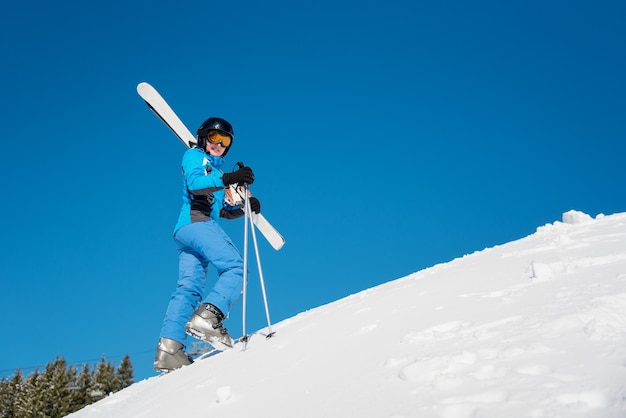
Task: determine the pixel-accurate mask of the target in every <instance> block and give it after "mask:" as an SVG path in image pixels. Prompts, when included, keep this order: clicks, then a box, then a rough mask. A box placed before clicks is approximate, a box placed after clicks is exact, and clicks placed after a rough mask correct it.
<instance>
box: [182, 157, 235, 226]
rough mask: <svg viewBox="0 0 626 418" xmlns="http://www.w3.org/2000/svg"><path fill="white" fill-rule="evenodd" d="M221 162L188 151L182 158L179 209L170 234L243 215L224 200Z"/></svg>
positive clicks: (218, 159)
mask: <svg viewBox="0 0 626 418" xmlns="http://www.w3.org/2000/svg"><path fill="white" fill-rule="evenodd" d="M223 165H224V159H223V158H222V157H215V156H212V155H209V154H207V153H206V152H204V151H203V150H201V149H199V148H191V149H189V150H187V151H186V152H185V154H184V155H183V162H182V168H183V206H182V208H181V209H180V215H179V217H178V222H177V223H176V227H175V228H174V233H175V232H176V231H178V230H179V229H180V228H181V227H183V226H185V225H188V224H190V223H193V222H202V221H206V220H209V219H212V220H214V221H217V220H218V218H225V219H235V218H238V217H240V216H243V214H244V212H243V209H241V208H240V207H238V206H230V205H228V204H227V203H226V202H225V201H224V194H225V193H224V183H223V182H222V170H221V168H222V166H223Z"/></svg>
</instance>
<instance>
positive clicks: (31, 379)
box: [14, 369, 43, 417]
mask: <svg viewBox="0 0 626 418" xmlns="http://www.w3.org/2000/svg"><path fill="white" fill-rule="evenodd" d="M38 381H39V369H36V370H35V371H34V372H33V373H31V374H29V375H28V376H27V377H26V379H24V382H23V384H22V388H21V390H20V391H18V393H17V396H16V397H15V403H14V411H15V416H16V417H36V416H37V411H39V410H40V408H41V406H42V404H43V403H42V402H41V397H40V396H39V392H40V391H39V386H38Z"/></svg>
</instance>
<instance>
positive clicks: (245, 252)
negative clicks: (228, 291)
mask: <svg viewBox="0 0 626 418" xmlns="http://www.w3.org/2000/svg"><path fill="white" fill-rule="evenodd" d="M245 191H246V195H245V204H244V208H243V212H244V216H245V219H244V223H243V301H242V302H243V307H242V311H243V312H242V321H243V323H242V333H243V336H242V337H241V339H240V340H241V341H242V342H243V343H244V346H243V347H244V350H245V348H246V343H247V342H248V334H247V331H246V304H247V296H248V295H247V293H248V292H247V288H248V221H249V220H250V219H251V218H250V216H248V213H249V211H250V208H249V207H248V185H246V186H245ZM252 229H254V225H253V226H252Z"/></svg>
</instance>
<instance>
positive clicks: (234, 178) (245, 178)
mask: <svg viewBox="0 0 626 418" xmlns="http://www.w3.org/2000/svg"><path fill="white" fill-rule="evenodd" d="M222 182H223V183H224V186H228V185H230V184H252V183H254V173H253V172H252V169H251V168H250V167H246V166H244V167H241V168H240V169H239V170H237V171H233V172H232V173H224V175H222Z"/></svg>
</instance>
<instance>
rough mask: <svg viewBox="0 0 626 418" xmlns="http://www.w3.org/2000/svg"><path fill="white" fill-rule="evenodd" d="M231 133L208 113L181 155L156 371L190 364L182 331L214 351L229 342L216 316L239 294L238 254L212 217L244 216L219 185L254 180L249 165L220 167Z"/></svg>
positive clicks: (256, 207) (255, 204) (254, 205)
mask: <svg viewBox="0 0 626 418" xmlns="http://www.w3.org/2000/svg"><path fill="white" fill-rule="evenodd" d="M234 136H235V135H234V132H233V128H232V126H231V124H230V123H228V122H227V121H225V120H224V119H221V118H215V117H211V118H209V119H207V120H206V121H204V123H203V124H202V125H200V127H199V128H198V133H197V139H198V143H197V146H196V147H195V148H191V149H189V150H187V151H186V152H185V154H184V156H183V162H182V168H183V179H184V181H183V206H182V208H181V211H180V216H179V219H178V223H177V224H176V227H175V229H174V242H175V244H176V249H177V251H178V259H179V278H178V283H177V285H176V290H175V291H174V293H173V294H172V296H171V299H170V302H169V305H168V307H167V311H166V314H165V319H164V320H163V325H162V327H161V335H160V338H159V342H158V345H157V350H156V357H155V360H154V369H155V370H156V371H161V372H165V371H171V370H174V369H178V368H180V367H182V366H186V365H188V364H191V363H192V360H191V358H190V357H189V356H188V355H187V353H185V351H184V348H185V342H186V339H187V335H191V336H193V337H196V338H198V339H201V340H203V341H206V342H208V343H209V344H211V345H213V347H215V348H217V349H219V350H224V349H228V348H232V346H233V344H234V341H233V339H232V337H231V336H230V335H229V334H228V331H227V330H226V328H224V326H223V325H222V321H224V319H225V318H226V316H227V315H228V313H229V312H230V309H231V308H232V306H233V305H234V304H235V302H236V301H237V299H238V298H239V295H240V294H241V291H242V288H243V259H242V257H241V255H240V254H239V251H238V250H237V249H236V248H235V246H234V245H233V243H232V241H231V239H230V238H229V237H228V235H226V233H225V232H224V230H223V229H222V228H221V227H220V226H219V224H218V223H217V220H218V219H219V218H225V219H235V218H239V217H241V216H243V215H244V211H243V209H242V208H240V207H237V206H230V205H229V204H228V203H226V202H225V201H224V196H225V192H224V189H225V187H228V186H229V185H231V184H240V185H243V184H252V183H253V182H254V173H253V172H252V169H250V167H245V166H244V167H241V168H239V169H238V170H236V171H234V172H232V173H223V172H222V171H221V167H222V165H223V164H224V157H225V156H226V154H227V153H228V151H229V150H230V147H231V145H232V142H233V139H234ZM249 204H250V209H251V210H252V212H255V213H259V212H260V211H261V205H260V203H259V201H258V199H256V198H254V197H250V198H249ZM209 264H212V265H213V266H215V268H216V269H217V273H218V275H219V278H218V280H217V282H216V283H215V286H214V287H213V288H212V289H211V291H210V292H209V293H208V294H207V295H206V296H205V284H206V278H207V270H208V267H209Z"/></svg>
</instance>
